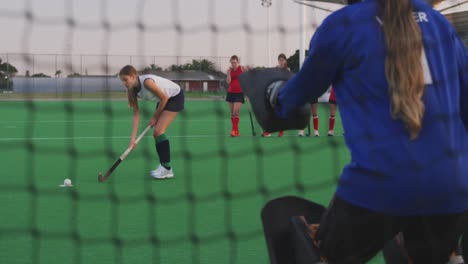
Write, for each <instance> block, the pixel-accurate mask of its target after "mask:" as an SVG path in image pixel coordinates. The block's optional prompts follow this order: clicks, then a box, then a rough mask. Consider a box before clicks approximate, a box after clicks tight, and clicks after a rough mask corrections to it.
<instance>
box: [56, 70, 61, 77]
mask: <svg viewBox="0 0 468 264" xmlns="http://www.w3.org/2000/svg"><path fill="white" fill-rule="evenodd" d="M61 74H62V70H56V71H55V78H57V77H60V75H61Z"/></svg>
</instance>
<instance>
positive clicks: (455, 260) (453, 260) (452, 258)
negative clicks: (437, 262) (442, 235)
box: [447, 254, 465, 264]
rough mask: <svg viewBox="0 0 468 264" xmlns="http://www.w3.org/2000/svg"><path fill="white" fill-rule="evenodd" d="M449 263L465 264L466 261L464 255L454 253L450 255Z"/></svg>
mask: <svg viewBox="0 0 468 264" xmlns="http://www.w3.org/2000/svg"><path fill="white" fill-rule="evenodd" d="M447 264H465V261H464V260H463V257H462V256H460V255H454V254H452V256H450V260H449V262H447Z"/></svg>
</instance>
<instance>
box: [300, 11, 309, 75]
mask: <svg viewBox="0 0 468 264" xmlns="http://www.w3.org/2000/svg"><path fill="white" fill-rule="evenodd" d="M299 27H300V30H299V31H300V33H299V34H300V37H299V68H301V67H302V64H303V63H304V60H305V50H306V48H305V43H306V30H307V27H306V9H305V5H299Z"/></svg>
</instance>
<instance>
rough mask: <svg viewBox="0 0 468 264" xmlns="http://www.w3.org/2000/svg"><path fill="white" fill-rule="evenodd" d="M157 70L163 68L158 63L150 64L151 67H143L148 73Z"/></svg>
mask: <svg viewBox="0 0 468 264" xmlns="http://www.w3.org/2000/svg"><path fill="white" fill-rule="evenodd" d="M155 71H162V68H161V67H159V66H158V65H156V64H150V66H149V67H145V68H144V69H143V72H147V73H149V72H155Z"/></svg>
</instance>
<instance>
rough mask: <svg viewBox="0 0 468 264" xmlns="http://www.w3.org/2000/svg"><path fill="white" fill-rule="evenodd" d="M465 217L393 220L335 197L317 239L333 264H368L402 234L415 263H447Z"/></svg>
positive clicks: (447, 216) (323, 217)
mask: <svg viewBox="0 0 468 264" xmlns="http://www.w3.org/2000/svg"><path fill="white" fill-rule="evenodd" d="M462 217H463V214H439V215H428V216H390V215H386V214H382V213H377V212H374V211H370V210H367V209H365V208H361V207H358V206H354V205H352V204H350V203H348V202H346V201H344V200H343V199H341V198H339V197H337V196H335V197H334V199H333V201H332V202H331V204H330V206H329V208H328V209H327V211H326V212H325V214H324V215H323V216H322V220H321V222H320V228H319V231H318V234H317V239H318V240H319V241H320V253H321V254H322V256H325V257H326V258H327V259H328V260H329V261H330V262H331V263H366V262H367V261H369V260H370V259H371V258H372V257H374V256H375V255H376V254H377V253H378V252H379V251H380V250H381V249H382V248H384V246H385V244H386V242H387V241H390V240H392V239H393V238H394V237H395V236H396V235H397V234H399V233H402V234H403V237H404V247H405V249H406V250H407V254H408V255H409V257H410V258H411V259H412V260H413V262H414V263H446V262H447V261H448V257H449V255H450V253H451V251H452V250H454V249H455V248H456V245H457V241H458V238H459V237H460V233H461V230H460V226H461V224H462V223H461V222H462Z"/></svg>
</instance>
